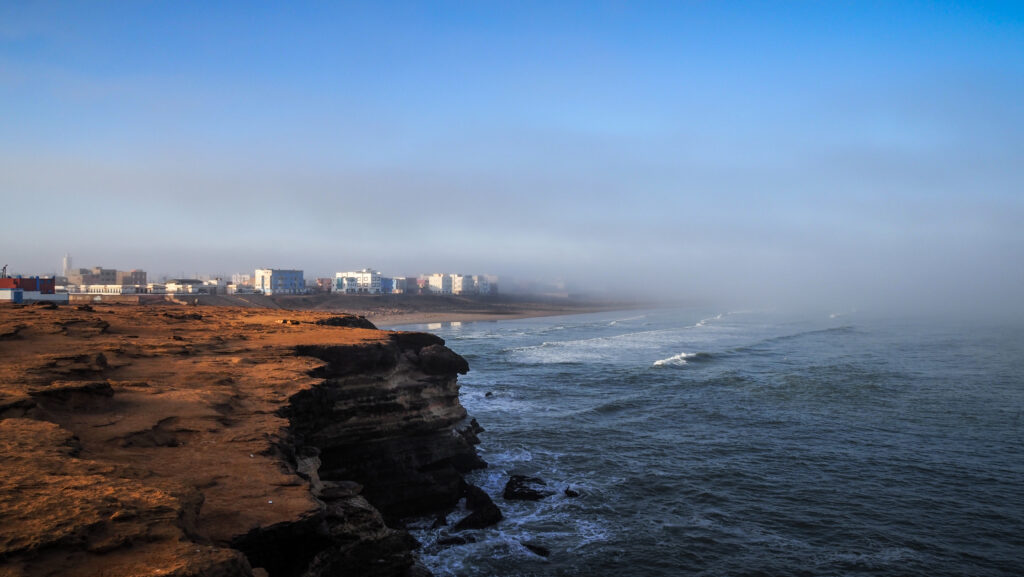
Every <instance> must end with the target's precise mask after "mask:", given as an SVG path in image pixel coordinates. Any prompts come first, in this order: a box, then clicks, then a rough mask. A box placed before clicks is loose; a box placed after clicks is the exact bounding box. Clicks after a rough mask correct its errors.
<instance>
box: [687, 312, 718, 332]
mask: <svg viewBox="0 0 1024 577" xmlns="http://www.w3.org/2000/svg"><path fill="white" fill-rule="evenodd" d="M723 316H724V314H723V313H719V314H717V315H715V316H713V317H708V318H706V319H701V320H699V321H697V324H695V325H693V326H694V327H695V328H700V327H703V326H707V324H708V323H709V322H711V321H720V320H722V317H723Z"/></svg>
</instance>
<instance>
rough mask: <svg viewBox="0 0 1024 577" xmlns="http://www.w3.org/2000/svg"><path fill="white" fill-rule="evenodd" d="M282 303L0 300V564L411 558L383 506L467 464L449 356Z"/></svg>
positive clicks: (254, 571) (198, 571) (123, 568)
mask: <svg viewBox="0 0 1024 577" xmlns="http://www.w3.org/2000/svg"><path fill="white" fill-rule="evenodd" d="M282 316H283V315H282V313H281V311H263V310H252V309H249V310H244V311H243V310H236V309H214V308H205V307H197V308H188V309H185V308H180V307H177V308H145V307H116V306H108V307H99V306H97V307H95V308H67V307H65V308H61V309H57V310H49V309H45V308H41V307H2V308H0V321H2V324H0V327H3V328H4V330H3V331H0V333H2V336H0V339H2V340H0V366H2V367H3V368H2V369H0V378H2V379H3V384H2V385H0V478H2V480H3V482H2V484H0V575H97V574H105V575H144V574H145V575H150V574H155V573H161V574H165V575H225V576H227V575H262V574H269V575H271V576H274V577H278V576H293V575H294V576H298V575H307V576H310V577H312V576H317V575H332V576H333V575H382V576H383V575H414V574H422V573H423V571H422V570H421V569H420V568H418V567H417V566H416V565H415V558H414V554H413V551H414V549H415V546H416V544H415V542H414V541H413V539H412V538H411V537H410V536H409V535H408V534H407V533H405V532H404V531H402V530H399V529H394V528H393V527H395V526H397V525H396V524H395V521H396V520H397V519H400V518H401V517H404V516H408V515H412V514H420V513H427V512H431V511H439V510H443V509H446V508H449V507H451V506H452V505H454V504H455V502H456V501H457V500H458V499H459V497H460V495H461V494H463V492H464V490H465V489H464V483H463V481H462V474H463V473H464V472H466V471H468V470H470V469H472V468H476V467H481V466H484V463H483V462H482V461H481V460H480V459H479V457H478V456H477V455H476V452H475V450H474V448H473V444H474V442H475V441H476V436H475V432H476V431H478V430H479V429H478V428H476V427H475V423H471V422H467V416H466V412H465V410H464V409H463V408H462V406H461V405H460V403H459V400H458V383H457V380H456V378H457V374H459V373H465V372H466V371H467V370H468V366H467V364H466V361H465V360H464V359H462V357H460V356H458V355H457V354H455V353H454V352H452V351H451V350H449V349H448V348H446V347H445V346H444V342H443V341H442V340H441V339H439V338H437V337H435V336H432V335H425V334H415V333H392V332H385V331H376V330H371V329H368V328H357V327H359V326H360V325H359V324H358V323H357V322H353V321H351V319H350V320H346V321H344V322H342V321H341V320H333V321H332V320H327V319H326V318H325V317H326V316H327V315H323V314H316V313H288V314H287V317H288V318H285V319H282ZM318 323H319V324H318ZM339 325H355V327H356V328H354V327H352V326H339ZM362 326H364V327H365V325H362Z"/></svg>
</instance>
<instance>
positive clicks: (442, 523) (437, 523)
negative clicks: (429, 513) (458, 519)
mask: <svg viewBox="0 0 1024 577" xmlns="http://www.w3.org/2000/svg"><path fill="white" fill-rule="evenodd" d="M447 526H448V516H447V515H445V514H444V513H439V514H438V515H437V518H436V519H434V522H433V523H432V524H431V525H430V528H431V529H437V528H439V527H447Z"/></svg>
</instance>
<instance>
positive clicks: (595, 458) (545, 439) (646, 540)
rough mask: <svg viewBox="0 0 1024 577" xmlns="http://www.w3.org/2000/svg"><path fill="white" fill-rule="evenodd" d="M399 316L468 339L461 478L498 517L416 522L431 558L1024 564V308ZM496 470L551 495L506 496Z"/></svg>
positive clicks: (470, 571) (866, 569) (466, 569)
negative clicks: (469, 456) (434, 321)
mask: <svg viewBox="0 0 1024 577" xmlns="http://www.w3.org/2000/svg"><path fill="white" fill-rule="evenodd" d="M402 328H404V329H414V330H429V331H431V332H434V333H436V334H438V335H440V336H442V337H443V338H445V339H446V341H447V344H448V346H450V347H451V348H452V349H454V350H455V351H456V352H458V353H460V354H461V355H463V356H465V357H466V358H467V359H468V361H469V363H470V366H471V371H470V373H469V374H468V375H466V376H464V377H460V382H461V386H462V389H461V399H462V403H463V405H465V407H466V409H467V410H468V411H469V413H470V414H471V415H473V416H474V417H476V418H477V420H478V421H479V422H480V424H481V425H482V426H483V427H484V428H485V429H486V432H485V433H483V434H482V435H481V439H482V444H481V445H480V446H479V451H480V453H481V455H482V456H483V458H484V459H485V460H487V461H488V463H490V466H489V467H488V468H487V469H485V470H481V471H478V472H475V473H473V474H471V475H470V476H469V480H470V482H472V483H474V484H477V485H479V486H480V487H482V488H483V489H484V490H485V491H486V492H487V493H488V494H490V496H491V497H492V498H493V499H494V501H495V503H497V504H498V506H499V507H500V508H501V509H502V511H503V512H504V515H505V519H504V520H503V521H502V522H501V523H499V524H498V525H496V526H494V527H491V528H487V529H483V530H474V531H464V532H461V533H458V534H456V533H455V532H454V531H453V530H452V529H451V527H450V526H449V527H440V528H431V524H432V522H433V519H423V520H418V521H414V522H413V523H412V524H411V525H410V528H411V530H412V531H413V534H414V535H415V536H416V537H417V538H418V539H419V540H420V542H421V543H422V544H423V547H422V549H421V551H420V557H421V559H422V560H423V562H424V563H425V564H426V565H427V566H428V567H429V568H430V569H431V570H433V571H434V573H435V574H437V575H439V576H441V575H499V576H502V575H636V576H660V575H664V576H670V575H671V576H675V575H714V576H721V575H754V574H761V575H921V576H938V575H1022V574H1024V420H1022V411H1024V327H1021V326H1016V325H1012V324H1004V325H1000V324H991V323H990V324H980V323H952V322H949V323H941V322H925V321H920V320H918V321H909V320H893V319H879V318H870V317H868V316H867V315H860V314H857V313H852V314H843V315H838V314H808V315H793V314H781V313H777V312H763V311H746V312H744V311H734V312H727V311H694V310H653V311H631V312H625V313H623V312H619V313H600V314H589V315H577V316H566V317H548V318H539V319H529V320H518V321H501V322H477V323H461V324H460V323H447V324H443V325H415V326H408V327H402ZM513 473H519V474H527V475H531V476H536V477H540V478H542V479H544V480H545V482H546V483H547V486H548V487H549V488H550V489H551V490H552V491H554V493H555V494H554V495H552V496H550V497H548V498H546V499H543V500H540V501H536V502H524V501H506V500H504V499H503V498H502V497H501V493H502V489H503V486H504V484H505V482H506V481H507V479H508V477H509V475H510V474H513ZM566 488H570V489H571V490H572V491H575V492H577V493H579V496H578V497H571V496H567V495H566V493H565V489H566ZM461 514H464V513H463V512H459V511H456V512H455V513H453V514H452V515H450V516H449V521H450V522H451V523H454V522H455V521H457V520H458V518H459V516H460V515H461ZM452 535H460V536H462V537H464V538H465V539H466V540H468V541H470V542H468V543H464V544H456V545H441V544H439V542H438V541H439V540H441V541H442V542H446V541H445V538H446V537H451V536H452ZM525 543H530V544H537V545H541V546H543V547H545V548H547V549H549V550H550V555H549V556H548V557H542V556H540V555H538V554H536V553H534V552H532V551H531V550H530V549H528V548H527V547H526V546H525V545H524V544H525Z"/></svg>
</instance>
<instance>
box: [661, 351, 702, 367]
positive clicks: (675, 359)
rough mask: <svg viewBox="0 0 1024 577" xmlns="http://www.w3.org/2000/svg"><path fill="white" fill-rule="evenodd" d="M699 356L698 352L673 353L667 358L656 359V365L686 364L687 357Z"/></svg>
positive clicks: (678, 365) (679, 365)
mask: <svg viewBox="0 0 1024 577" xmlns="http://www.w3.org/2000/svg"><path fill="white" fill-rule="evenodd" d="M695 356H697V353H679V354H678V355H672V356H671V357H669V358H667V359H661V360H660V361H654V365H653V366H655V367H663V366H666V365H670V366H677V367H681V366H683V365H685V364H686V359H690V358H693V357H695Z"/></svg>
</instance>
